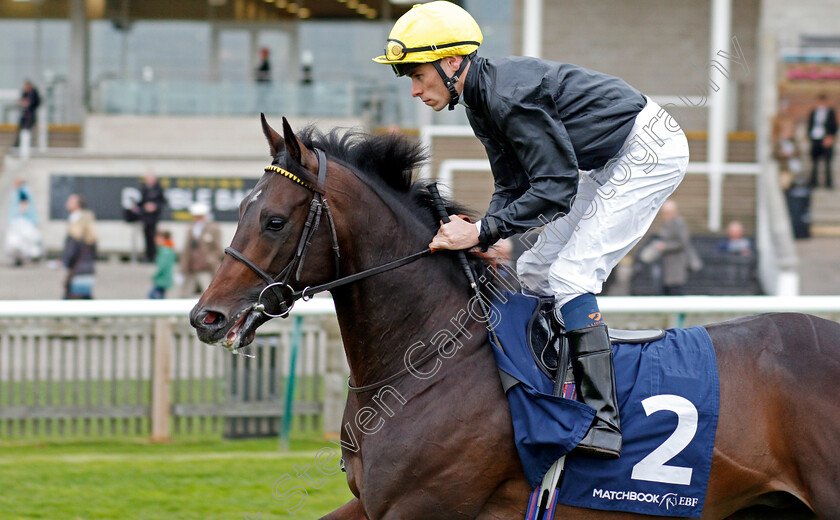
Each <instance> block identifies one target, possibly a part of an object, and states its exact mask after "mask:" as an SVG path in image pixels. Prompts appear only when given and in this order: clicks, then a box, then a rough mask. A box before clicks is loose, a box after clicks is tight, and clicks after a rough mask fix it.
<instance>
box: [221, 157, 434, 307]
mask: <svg viewBox="0 0 840 520" xmlns="http://www.w3.org/2000/svg"><path fill="white" fill-rule="evenodd" d="M315 155H316V157H317V159H318V185H317V186H312V185H311V184H309V183H307V182H305V181H303V180H302V179H301V178H300V177H298V176H297V175H295V174H293V173H291V172H290V171H288V170H284V169H283V168H280V167H278V166H274V165H269V166H267V167H266V168H265V171H271V172H274V173H278V174H280V175H282V176H283V177H286V178H287V179H289V180H291V181H292V182H295V183H297V184H300V185H301V186H303V187H304V188H306V189H308V190H310V191H311V192H312V193H313V196H312V202H311V203H310V204H309V215H308V216H307V218H306V223H305V224H304V226H303V231H302V232H301V236H300V241H299V242H298V246H297V249H296V252H295V256H294V258H293V259H292V261H291V262H289V264H288V265H286V267H284V268H283V270H282V271H280V273H279V274H278V275H277V276H271V275H270V274H268V273H267V272H265V271H264V270H263V269H262V268H260V267H259V266H258V265H257V264H255V263H254V262H253V261H252V260H251V259H249V258H248V257H247V256H245V255H243V254H242V253H240V252H239V251H237V250H236V249H234V248H232V247H226V248H225V253H226V254H228V255H230V256H231V257H233V258H235V259H237V260H239V261H240V262H242V263H243V264H245V265H246V266H248V267H249V268H250V269H251V270H252V271H254V273H256V274H257V276H259V277H260V278H262V280H263V281H265V283H266V286H265V287H263V289H262V290H261V291H260V295H259V297H258V298H257V303H256V305H255V306H254V310H256V311H259V312H262V313H263V314H264V315H266V316H267V317H269V318H285V317H287V316H288V315H289V313H290V312H291V311H292V307H294V305H295V303H296V302H297V301H298V300H303V301H307V300H309V299H310V298H312V297H313V296H314V295H316V294H318V293H320V292H324V291H329V290H331V289H335V288H336V287H341V286H343V285H347V284H351V283H353V282H356V281H359V280H363V279H365V278H368V277H371V276H374V275H377V274H379V273H384V272H385V271H390V270H392V269H396V268H398V267H402V266H404V265H406V264H410V263H411V262H414V261H416V260H419V259H421V258H423V257H425V256H429V255H431V254H432V251H431V249H429V248H426V249H424V250H422V251H419V252H417V253H414V254H411V255H408V256H406V257H403V258H399V259H397V260H393V261H391V262H388V263H386V264H383V265H380V266H377V267H373V268H371V269H366V270H364V271H360V272H358V273H355V274H351V275H348V276H345V277H343V278H338V275H339V259H340V258H341V253H340V251H339V247H338V236H337V234H336V231H335V222H334V220H333V216H332V211H330V206H329V204H327V197H326V194H325V192H324V182H325V181H326V177H327V157H326V154H325V153H324V151H323V150H321V149H319V148H315ZM324 214H326V216H327V222H329V226H330V239H331V240H332V250H333V255H334V260H335V262H334V263H335V276H336V278H337V279H336V280H333V281H331V282H328V283H325V284H321V285H316V286H315V287H308V286H307V287H304V288H303V289H301V290H299V291H296V290H294V288H292V286H291V285H289V279H290V277H291V275H292V272H294V273H295V274H294V276H295V280H299V279H300V273H301V271H302V269H303V263H304V261H305V260H306V253H307V251H308V250H309V247H310V246H311V245H312V238H313V237H314V236H315V232H316V231H317V230H318V225H319V224H320V221H321V217H322V216H323V215H324ZM295 266H296V267H297V269H295ZM266 291H271V293H272V294H273V295H274V296H275V298H277V301H278V305H279V312H278V313H277V314H272V313H269V312H268V311H266V308H265V305H264V304H263V303H262V300H263V295H264V294H265V292H266ZM284 293H285V294H284Z"/></svg>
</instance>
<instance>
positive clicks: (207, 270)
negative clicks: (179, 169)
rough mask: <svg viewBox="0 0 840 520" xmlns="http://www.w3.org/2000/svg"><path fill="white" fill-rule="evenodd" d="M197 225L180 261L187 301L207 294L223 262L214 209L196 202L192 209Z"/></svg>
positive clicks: (195, 224)
mask: <svg viewBox="0 0 840 520" xmlns="http://www.w3.org/2000/svg"><path fill="white" fill-rule="evenodd" d="M190 214H191V215H192V217H193V223H192V225H191V226H190V229H189V231H188V233H187V240H186V245H185V247H184V250H183V253H182V254H181V257H180V267H181V273H182V274H183V276H184V285H183V286H182V287H181V296H182V297H184V298H186V297H189V296H192V295H194V294H200V293H202V292H204V290H205V289H206V288H207V286H208V285H210V282H211V281H212V280H213V275H214V274H215V272H216V269H218V268H219V264H221V262H222V255H224V252H223V250H222V241H221V230H220V229H219V226H218V225H217V224H216V223H215V222H212V221H210V218H209V217H210V206H208V205H207V204H205V203H203V202H196V203H194V204H192V205H191V206H190Z"/></svg>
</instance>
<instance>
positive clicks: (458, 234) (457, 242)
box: [429, 215, 478, 251]
mask: <svg viewBox="0 0 840 520" xmlns="http://www.w3.org/2000/svg"><path fill="white" fill-rule="evenodd" d="M449 219H450V220H449V222H448V223H446V224H444V223H443V221H441V223H440V229H439V230H438V232H437V235H435V238H433V239H432V243H431V244H429V248H431V249H432V251H436V250H440V249H451V250H455V251H457V250H460V249H469V248H471V247H473V246H477V245H478V229H477V228H476V227H475V224H472V223H470V222H467V221H466V220H464V219H462V218H461V217H459V216H458V215H449Z"/></svg>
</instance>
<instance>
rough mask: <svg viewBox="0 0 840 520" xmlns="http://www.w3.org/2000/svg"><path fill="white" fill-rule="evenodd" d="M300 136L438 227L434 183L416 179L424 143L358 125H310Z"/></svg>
mask: <svg viewBox="0 0 840 520" xmlns="http://www.w3.org/2000/svg"><path fill="white" fill-rule="evenodd" d="M297 136H298V138H299V139H300V140H301V141H302V142H303V144H304V145H306V146H307V147H308V148H310V149H311V148H320V149H321V150H323V151H324V152H325V153H326V154H327V155H329V156H330V158H331V159H333V160H338V161H341V162H343V163H345V164H346V165H347V166H350V167H351V168H352V169H353V170H354V171H355V172H356V173H357V174H360V176H362V177H363V178H364V179H366V180H368V181H370V182H371V183H372V184H373V185H374V187H375V188H379V189H389V190H390V191H391V192H393V193H394V194H395V195H397V197H396V198H397V200H399V201H400V202H401V203H402V205H403V206H404V208H405V209H406V210H407V211H411V212H413V213H414V214H415V215H417V216H418V217H420V220H421V221H423V222H424V223H425V224H426V226H427V227H428V228H429V229H430V230H433V229H436V228H437V226H438V218H437V211H436V210H435V207H434V203H433V201H432V196H431V194H430V193H429V189H428V186H429V184H431V183H430V182H424V181H418V180H416V179H415V172H416V170H417V168H418V167H419V166H420V165H422V164H423V163H424V162H426V161H428V160H429V156H428V153H426V151H425V150H424V149H423V146H422V145H421V144H420V143H416V142H413V141H411V140H410V139H408V138H407V137H405V136H403V135H399V134H379V135H373V134H368V133H366V132H363V131H361V130H355V129H351V130H346V129H333V130H330V131H329V132H327V133H323V132H321V131H320V130H318V129H317V128H315V127H314V126H307V127H306V128H304V129H303V130H301V131H300V133H298V134H297ZM444 205H445V206H446V209H447V210H448V211H449V214H450V215H453V214H456V215H467V216H469V217H470V218H473V217H474V216H475V212H473V211H471V210H468V209H467V208H466V207H464V206H462V205H460V204H457V203H455V202H453V201H451V200H448V199H444Z"/></svg>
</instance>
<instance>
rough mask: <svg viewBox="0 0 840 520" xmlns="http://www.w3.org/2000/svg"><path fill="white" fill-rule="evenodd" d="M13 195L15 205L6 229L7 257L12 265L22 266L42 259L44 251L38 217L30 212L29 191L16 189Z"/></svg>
mask: <svg viewBox="0 0 840 520" xmlns="http://www.w3.org/2000/svg"><path fill="white" fill-rule="evenodd" d="M12 195H13V200H14V204H13V205H12V206H11V208H12V211H11V212H10V213H11V216H10V218H9V222H8V226H7V228H6V244H5V247H6V255H7V257H8V258H9V259H10V260H11V262H12V265H15V266H22V265H24V264H25V263H27V262H31V261H36V260H38V259H40V258H41V257H42V256H43V254H44V250H43V247H42V245H41V231H40V230H39V229H38V225H37V223H38V220H37V217H34V212H30V208H31V203H30V199H29V197H30V195H29V191H28V190H17V189H15V190H14V191H13V193H12ZM33 217H34V218H33Z"/></svg>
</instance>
